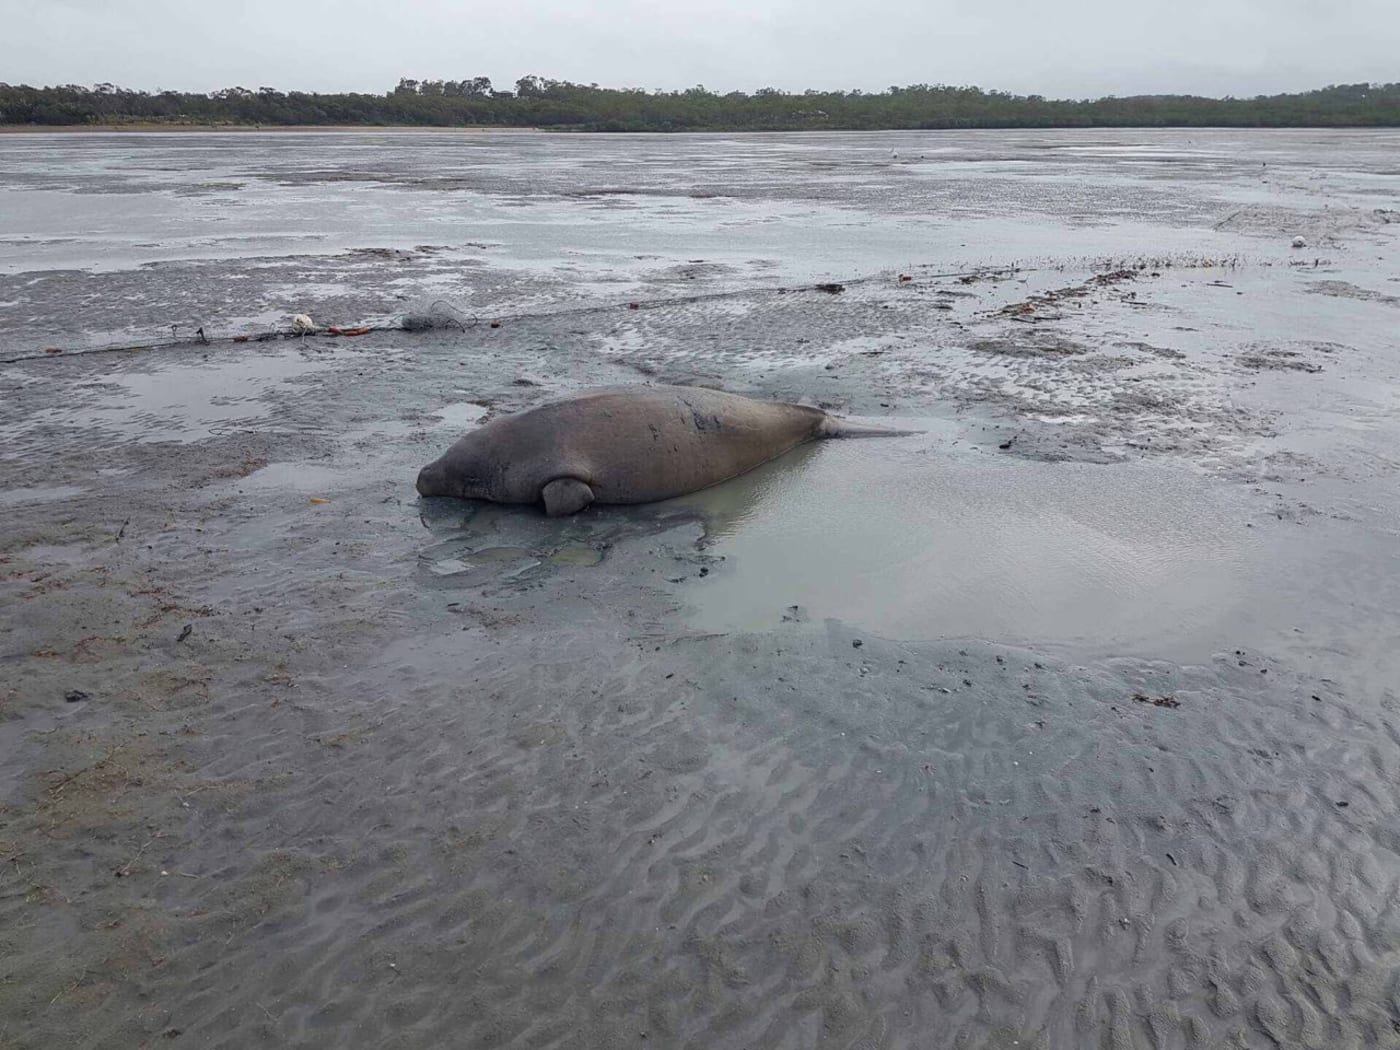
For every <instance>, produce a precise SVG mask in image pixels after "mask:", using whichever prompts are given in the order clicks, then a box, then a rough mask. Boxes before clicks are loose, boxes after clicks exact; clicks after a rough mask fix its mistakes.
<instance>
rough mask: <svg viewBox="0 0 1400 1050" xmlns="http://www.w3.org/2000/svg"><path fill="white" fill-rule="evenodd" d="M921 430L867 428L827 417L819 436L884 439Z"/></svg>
mask: <svg viewBox="0 0 1400 1050" xmlns="http://www.w3.org/2000/svg"><path fill="white" fill-rule="evenodd" d="M922 433H923V431H922V430H896V429H894V428H893V427H868V426H865V425H864V424H861V423H848V422H847V421H846V420H844V419H836V418H835V417H833V416H827V417H826V422H824V423H823V424H822V430H821V436H822V437H824V438H886V437H907V436H909V435H910V434H922Z"/></svg>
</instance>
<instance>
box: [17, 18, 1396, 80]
mask: <svg viewBox="0 0 1400 1050" xmlns="http://www.w3.org/2000/svg"><path fill="white" fill-rule="evenodd" d="M0 27H2V31H0V81H6V82H9V83H31V84H55V83H81V84H92V83H97V82H100V81H111V82H114V83H118V84H121V85H124V86H129V87H140V88H150V89H154V88H176V89H180V90H198V91H206V90H212V89H215V88H219V87H227V86H232V85H242V86H244V87H250V88H256V87H260V86H263V85H269V86H274V87H279V88H283V89H288V88H296V89H302V90H316V91H372V92H381V91H385V90H387V89H388V88H390V87H392V86H393V84H394V83H396V82H397V80H398V78H399V77H400V76H413V77H433V78H444V79H451V80H458V79H462V78H465V77H469V76H477V75H485V76H489V77H491V78H492V79H493V80H494V81H495V83H496V86H497V87H508V86H510V84H511V83H513V82H514V81H515V79H516V78H518V77H520V76H523V75H525V74H529V73H537V74H539V75H541V76H546V77H554V78H559V79H565V80H577V81H581V82H593V81H596V82H597V83H600V84H603V85H606V86H637V87H646V88H658V87H659V88H680V87H688V86H691V85H693V84H697V83H703V84H704V85H705V86H706V87H709V88H711V89H712V90H720V91H728V90H733V89H736V88H738V89H744V90H752V89H753V88H757V87H763V86H773V87H779V88H784V89H787V90H800V89H802V88H807V87H816V88H856V87H859V88H862V89H865V90H879V89H881V88H884V87H886V86H888V85H890V84H909V83H918V82H926V83H951V84H979V85H981V86H982V87H986V88H1001V89H1003V90H1009V91H1015V92H1022V93H1024V92H1039V93H1041V94H1045V95H1049V96H1057V97H1066V96H1072V97H1079V96H1088V95H1104V94H1118V95H1127V94H1136V93H1140V92H1188V91H1189V92H1196V93H1202V94H1235V95H1253V94H1257V93H1261V92H1275V91H1295V90H1302V89H1306V88H1311V87H1321V86H1323V85H1325V84H1328V83H1352V82H1357V81H1365V80H1384V81H1394V80H1400V0H1175V2H1170V0H1059V2H1054V0H1046V2H1037V0H926V2H920V0H864V2H862V0H703V2H701V3H683V2H669V3H668V2H663V0H489V2H488V0H469V2H463V0H455V2H454V0H402V2H399V3H394V2H392V0H223V2H213V3H211V2H208V0H203V2H201V0H0Z"/></svg>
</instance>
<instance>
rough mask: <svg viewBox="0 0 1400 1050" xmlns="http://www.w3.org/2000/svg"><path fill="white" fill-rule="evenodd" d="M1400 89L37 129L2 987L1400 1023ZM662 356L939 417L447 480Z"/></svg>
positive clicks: (8, 163) (945, 1037) (1151, 1031)
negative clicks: (506, 118)
mask: <svg viewBox="0 0 1400 1050" xmlns="http://www.w3.org/2000/svg"><path fill="white" fill-rule="evenodd" d="M1396 143H1397V139H1396V136H1395V133H1393V132H1374V133H1371V132H1359V133H1348V134H1339V133H1327V132H1288V133H1277V134H1275V133H1264V134H1249V133H1226V132H1198V133H1189V134H1188V133H1177V132H1146V133H1138V132H1124V133H1111V134H1109V133H1102V134H1100V133H1095V134H1088V133H1067V134H1062V135H1060V134H1055V135H1051V134H1022V133H1010V134H977V135H965V134H926V135H923V134H921V135H889V136H882V135H849V136H845V135H843V136H794V137H781V136H755V137H733V136H714V137H683V138H629V137H597V138H584V137H576V136H558V137H556V136H519V135H517V136H497V135H481V136H470V137H466V136H460V135H433V134H415V133H410V134H389V133H386V134H377V133H373V134H365V135H345V134H339V135H309V136H287V137H274V136H242V135H239V136H227V135H207V136H206V135H189V136H179V137H177V136H144V137H121V138H113V137H108V136H74V137H65V138H62V139H54V138H51V137H49V138H46V137H40V138H34V139H27V138H13V137H10V138H0V203H3V207H0V269H2V270H3V272H0V335H3V341H4V345H5V347H6V349H7V350H9V351H11V352H10V353H7V354H6V356H7V357H9V356H14V357H25V356H26V355H27V354H30V353H33V354H37V356H35V357H33V358H32V359H27V360H21V361H15V362H12V363H8V364H6V365H5V366H4V368H3V369H0V518H3V526H4V527H3V529H0V940H3V947H4V951H3V952H0V1041H4V1042H5V1043H6V1045H9V1044H10V1043H13V1044H14V1045H16V1046H17V1047H23V1048H25V1050H40V1048H42V1050H47V1048H49V1047H55V1046H142V1045H156V1044H160V1045H171V1046H181V1045H190V1046H199V1047H227V1048H240V1050H241V1048H244V1047H250V1046H298V1047H326V1048H331V1047H335V1048H343V1047H371V1046H372V1047H381V1046H397V1047H412V1048H418V1047H423V1048H427V1047H440V1046H459V1045H461V1046H482V1047H486V1046H491V1047H498V1046H499V1047H512V1048H527V1047H528V1048H546V1047H560V1046H570V1047H572V1046H580V1047H588V1048H598V1050H603V1048H608V1050H611V1048H613V1047H618V1046H635V1045H642V1044H643V1043H645V1044H646V1045H658V1046H659V1045H665V1046H677V1047H693V1048H696V1050H700V1048H705V1050H712V1048H725V1050H728V1048H739V1047H750V1048H759V1047H762V1048H765V1050H778V1048H798V1047H803V1048H805V1047H822V1048H828V1047H830V1048H837V1047H841V1048H848V1047H849V1048H855V1047H860V1048H872V1047H881V1048H905V1047H911V1048H912V1047H923V1046H928V1045H931V1044H930V1039H932V1040H933V1041H934V1043H935V1044H936V1045H940V1046H941V1045H952V1046H960V1047H968V1048H972V1047H987V1048H992V1047H999V1048H1004V1047H1008V1046H1033V1047H1038V1048H1041V1050H1056V1048H1059V1047H1071V1046H1072V1047H1079V1046H1103V1045H1112V1046H1115V1047H1129V1046H1135V1047H1162V1048H1167V1047H1172V1048H1175V1047H1215V1046H1237V1047H1250V1048H1255V1047H1260V1048H1262V1047H1274V1046H1286V1047H1295V1046H1296V1047H1309V1048H1311V1047H1318V1048H1322V1047H1326V1048H1331V1047H1372V1046H1377V1047H1380V1046H1395V1045H1397V1036H1396V1027H1395V1017H1396V992H1395V981H1394V974H1395V973H1396V972H1397V967H1400V936H1397V932H1396V930H1397V927H1396V923H1395V921H1394V911H1395V901H1396V900H1397V897H1398V896H1400V882H1397V872H1400V841H1398V840H1397V837H1396V835H1395V832H1394V830H1393V829H1394V828H1395V827H1396V826H1397V822H1400V787H1397V785H1400V723H1398V722H1397V718H1396V711H1397V710H1400V707H1398V706H1397V705H1400V696H1397V694H1396V690H1395V682H1396V681H1397V675H1400V657H1397V649H1396V647H1395V645H1394V639H1395V638H1396V637H1397V636H1400V572H1396V571H1395V570H1396V566H1397V565H1398V564H1400V530H1398V529H1397V527H1396V522H1397V521H1400V457H1397V455H1396V453H1395V451H1394V450H1395V448H1397V447H1400V423H1397V420H1400V368H1398V367H1397V357H1396V352H1395V347H1396V343H1395V335H1394V333H1395V331H1396V317H1397V315H1398V314H1400V311H1397V306H1396V303H1397V301H1400V298H1398V297H1400V283H1397V275H1400V246H1398V245H1397V240H1396V237H1395V233H1396V232H1397V230H1398V229H1400V226H1397V225H1396V222H1395V219H1394V215H1395V208H1396V204H1395V197H1396V194H1395V179H1396V177H1397V176H1396V175H1395V169H1394V149H1395V146H1396ZM892 152H897V153H898V154H899V157H898V158H892V157H891V156H890V154H891V153H892ZM1265 162H1267V169H1265ZM615 191H621V192H615ZM10 204H22V205H23V207H22V208H18V207H17V208H11V207H9V205H10ZM1295 236H1303V237H1304V238H1305V239H1306V240H1307V241H1308V242H1309V248H1308V249H1306V250H1295V249H1292V248H1291V247H1289V245H1290V244H1291V242H1292V239H1293V238H1294V237H1295ZM1120 256H1126V257H1120ZM979 263H987V264H990V266H991V267H992V269H993V270H995V272H978V273H974V274H970V275H967V276H966V277H957V276H953V277H945V276H940V275H941V274H944V273H946V272H949V271H954V270H958V271H961V270H963V269H964V268H965V267H966V266H967V265H973V266H976V265H977V264H979ZM1017 263H1019V264H1020V266H1019V267H1015V264H1017ZM1125 264H1126V267H1127V268H1129V269H1128V272H1127V275H1126V276H1125V275H1124V273H1123V270H1124V269H1125ZM819 275H820V276H826V275H831V276H838V277H840V278H841V279H843V280H845V281H846V282H847V286H846V290H845V291H844V292H841V293H839V294H835V295H832V294H825V293H821V292H816V291H812V290H810V289H809V290H794V291H787V292H780V291H779V290H778V288H779V287H780V286H783V285H788V284H794V283H802V282H806V281H809V280H811V279H812V278H813V277H815V276H819ZM901 275H905V276H908V277H909V278H910V280H907V281H906V280H901V279H900V276H901ZM710 293H723V294H725V295H726V296H727V297H726V298H710V297H709V294H710ZM439 297H446V298H448V299H449V300H450V302H451V304H452V305H453V306H454V307H456V309H457V311H458V313H459V314H460V316H461V317H462V318H463V319H464V323H463V324H462V325H461V326H460V327H453V328H451V329H444V330H439V331H434V332H428V333H422V334H412V335H411V334H408V333H376V334H375V335H373V336H366V337H364V338H361V339H355V340H339V341H333V340H329V339H312V340H305V341H300V340H298V341H288V342H282V341H277V342H269V343H233V342H231V341H229V340H225V339H218V338H216V339H215V341H214V343H213V345H211V346H208V347H203V346H196V345H193V344H185V345H182V346H179V347H176V348H173V349H170V350H164V351H157V352H151V353H143V354H134V355H133V354H95V355H88V356H83V355H76V354H73V353H71V350H73V349H74V348H79V349H81V348H90V347H94V346H100V345H102V344H104V343H110V342H112V341H114V340H116V339H119V338H127V337H135V336H147V335H151V334H162V335H164V334H168V333H169V331H170V329H169V326H170V325H171V324H176V323H177V324H179V325H181V326H182V327H181V328H180V329H178V331H183V332H186V333H189V332H192V331H193V328H192V327H187V326H189V325H193V324H196V323H198V324H203V325H204V326H205V327H206V331H208V332H211V333H213V334H214V335H215V336H219V335H221V334H225V333H230V332H237V331H240V330H243V328H244V326H256V325H268V324H275V323H278V321H279V320H281V319H284V318H285V317H286V316H287V315H288V314H289V313H291V312H294V311H301V310H306V311H308V312H310V313H312V315H313V316H315V317H316V318H318V319H320V320H323V321H331V322H335V321H345V322H350V321H354V320H360V319H363V318H364V317H366V316H369V315H375V314H378V315H384V316H392V315H393V314H394V313H395V312H397V311H399V310H401V309H404V308H406V304H408V303H410V302H412V301H414V300H418V299H433V298H439ZM633 301H637V302H639V306H640V307H641V308H639V309H636V310H633V309H630V308H628V303H629V302H633ZM474 315H475V316H478V317H479V318H480V319H481V321H482V322H483V323H477V324H474V325H473V324H471V323H469V322H470V320H471V318H472V316H474ZM493 317H494V318H497V319H499V320H501V325H500V327H499V328H493V327H490V326H489V325H487V324H485V323H484V321H485V320H486V319H488V318H493ZM45 347H53V348H56V349H57V348H63V349H65V350H66V351H70V352H65V353H63V354H53V355H51V354H44V353H43V352H42V351H43V348H45ZM16 351H17V352H16ZM655 380H662V381H670V382H700V383H710V384H719V385H721V386H726V387H729V388H731V389H735V390H739V391H743V392H747V393H750V394H752V395H754V396H757V397H764V398H767V397H773V398H783V399H801V398H806V399H811V400H816V401H820V402H821V403H823V404H824V405H828V406H830V408H831V410H832V411H834V412H837V413H838V414H842V415H847V416H851V417H854V418H857V419H860V420H862V421H869V422H884V423H891V422H893V423H898V424H899V425H902V426H906V427H911V428H915V429H919V430H921V431H922V433H921V434H918V435H916V436H911V437H905V438H899V439H892V440H880V441H874V440H870V441H849V442H826V443H822V444H819V445H813V446H810V447H808V448H805V449H803V450H800V451H799V452H797V453H796V454H794V455H792V456H789V457H785V458H784V459H782V460H780V461H778V462H775V463H773V464H771V465H770V466H769V467H767V468H765V469H763V470H761V471H758V472H755V473H753V474H751V475H749V476H747V477H745V478H742V479H738V480H737V481H735V482H733V483H731V484H726V485H723V486H719V487H716V488H714V489H712V490H707V491H706V492H703V493H698V494H695V495H694V496H693V497H691V498H688V499H685V500H681V501H677V502H675V503H672V504H664V505H658V506H654V507H643V508H593V509H590V510H589V511H588V512H587V513H585V514H582V515H579V516H578V517H576V518H573V519H569V520H567V521H556V520H551V519H548V518H546V517H544V516H543V515H541V514H539V513H538V512H537V511H536V510H534V509H532V508H503V507H493V506H483V505H475V504H465V503H462V502H459V501H452V500H420V499H418V497H417V495H416V493H415V492H414V490H413V480H414V477H415V475H416V472H417V469H418V468H419V467H420V466H422V465H423V464H424V463H426V462H428V461H430V460H431V459H433V458H436V456H437V455H439V454H440V453H441V451H442V450H443V449H444V448H445V447H446V446H447V445H449V444H450V443H451V442H452V441H453V440H454V439H455V438H456V437H457V435H458V434H460V433H461V432H462V431H464V430H466V429H467V428H470V427H472V426H476V425H479V424H480V423H481V422H482V421H484V420H486V419H489V418H492V417H494V416H498V415H500V414H504V413H508V412H513V411H518V410H521V409H524V408H528V407H530V406H532V405H535V404H538V403H540V402H541V401H543V400H544V399H546V398H549V397H554V396H564V395H568V394H569V393H571V392H573V391H575V390H577V389H580V388H582V387H587V386H593V385H603V384H613V383H638V382H650V381H655ZM857 641H859V642H860V643H861V644H860V645H859V646H857V645H856V644H855V642H857ZM930 1033H933V1035H930Z"/></svg>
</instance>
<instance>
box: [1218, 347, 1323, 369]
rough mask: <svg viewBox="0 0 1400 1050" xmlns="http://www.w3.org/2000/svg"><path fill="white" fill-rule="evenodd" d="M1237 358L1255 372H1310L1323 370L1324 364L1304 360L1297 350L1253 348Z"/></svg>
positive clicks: (1242, 364) (1241, 363) (1242, 365)
mask: <svg viewBox="0 0 1400 1050" xmlns="http://www.w3.org/2000/svg"><path fill="white" fill-rule="evenodd" d="M1236 360H1237V361H1238V362H1239V363H1240V365H1241V367H1243V368H1248V369H1250V370H1252V371H1255V372H1308V373H1310V374H1312V373H1317V372H1321V371H1322V366H1321V365H1319V364H1317V363H1315V362H1313V361H1307V360H1304V358H1303V355H1302V354H1300V353H1299V352H1298V351H1297V350H1253V351H1250V352H1249V353H1245V354H1241V355H1240V356H1239V357H1237V358H1236Z"/></svg>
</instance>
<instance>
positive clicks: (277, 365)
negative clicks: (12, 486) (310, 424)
mask: <svg viewBox="0 0 1400 1050" xmlns="http://www.w3.org/2000/svg"><path fill="white" fill-rule="evenodd" d="M329 364H330V356H329V355H324V356H323V357H321V358H317V359H312V358H308V357H304V356H302V355H301V354H288V355H287V356H273V355H252V354H249V355H245V356H228V357H220V358H217V359H215V358H202V359H200V360H199V361H196V362H188V363H185V362H181V363H175V364H162V365H160V366H159V367H158V368H155V369H153V370H150V371H128V370H120V371H114V372H111V373H109V374H106V375H101V376H95V377H94V378H93V381H92V383H91V384H90V386H91V387H92V392H91V393H90V394H85V395H84V396H80V397H78V398H73V399H70V400H68V401H67V402H66V403H65V404H62V405H60V406H56V407H54V408H49V409H45V410H43V411H40V412H36V413H33V414H32V415H29V416H26V417H24V418H23V419H20V420H18V421H16V422H15V423H13V424H10V425H7V426H4V427H0V437H3V438H6V439H12V438H18V437H22V436H24V435H27V434H29V433H31V432H33V431H35V430H37V429H39V428H41V427H50V426H59V427H74V428H79V429H85V430H86V429H95V430H99V431H105V432H115V433H117V434H121V435H123V436H125V437H127V438H128V439H130V440H134V441H198V440H202V439H204V438H207V437H211V436H213V435H215V434H218V433H221V432H223V431H225V430H228V429H236V427H237V425H240V424H244V423H246V422H248V421H251V420H264V419H266V418H267V417H268V416H269V415H271V414H272V411H273V408H274V405H273V404H272V402H271V401H269V400H268V395H269V394H270V393H271V392H272V391H273V390H274V389H275V388H276V387H277V386H278V385H280V384H281V383H283V382H285V381H286V380H288V379H293V378H296V377H298V376H303V375H307V374H309V373H311V372H314V371H317V370H318V369H321V368H325V367H327V366H328V365H329Z"/></svg>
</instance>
